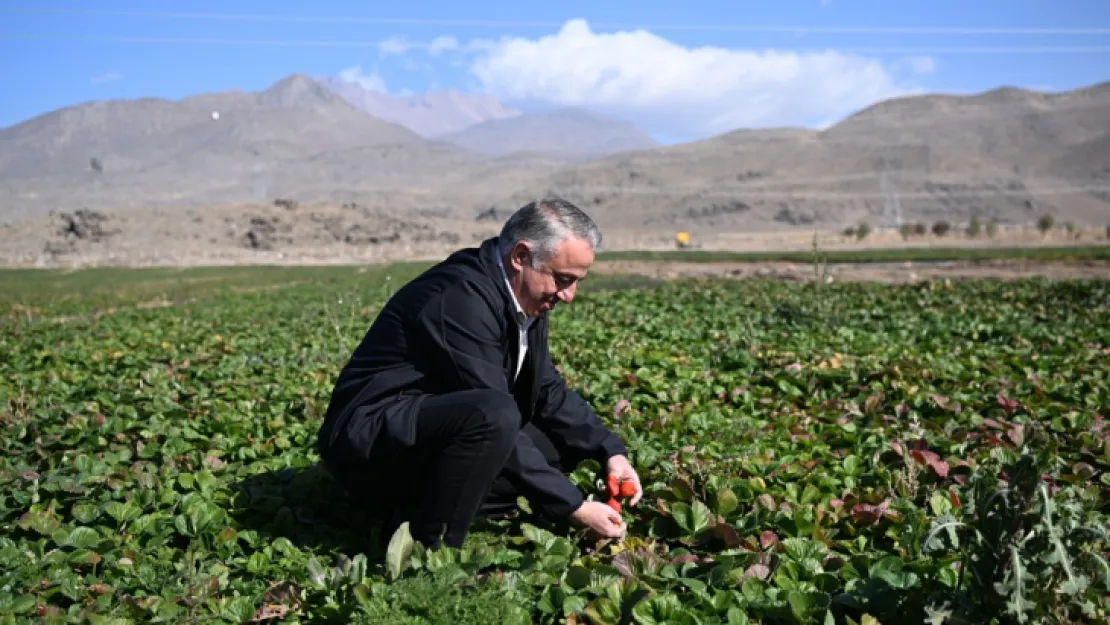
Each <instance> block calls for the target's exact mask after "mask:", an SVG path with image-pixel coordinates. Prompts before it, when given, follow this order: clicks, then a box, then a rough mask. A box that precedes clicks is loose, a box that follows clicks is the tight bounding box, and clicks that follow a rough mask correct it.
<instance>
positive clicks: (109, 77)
mask: <svg viewBox="0 0 1110 625" xmlns="http://www.w3.org/2000/svg"><path fill="white" fill-rule="evenodd" d="M117 80H123V75H122V74H119V73H117V72H108V73H107V74H99V75H97V76H93V77H92V78H90V79H89V82H91V83H92V84H94V85H99V84H101V83H105V82H115V81H117Z"/></svg>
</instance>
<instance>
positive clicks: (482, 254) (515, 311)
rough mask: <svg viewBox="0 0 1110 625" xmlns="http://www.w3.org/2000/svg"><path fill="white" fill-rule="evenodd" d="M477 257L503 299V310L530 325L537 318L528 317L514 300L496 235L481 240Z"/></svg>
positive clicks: (519, 321)
mask: <svg viewBox="0 0 1110 625" xmlns="http://www.w3.org/2000/svg"><path fill="white" fill-rule="evenodd" d="M478 258H480V260H481V263H482V266H483V269H484V270H485V272H486V275H487V276H488V278H490V279H491V280H492V281H493V283H494V285H495V286H496V289H497V292H498V293H501V296H502V299H503V300H504V301H505V312H506V313H508V315H509V316H511V317H513V319H515V320H517V322H518V323H519V324H521V325H522V326H524V327H529V326H532V325H533V324H534V323H535V322H536V321H537V319H528V317H527V316H526V315H525V314H524V310H523V309H522V308H521V304H519V302H517V301H516V295H515V294H513V290H512V289H511V288H509V285H508V276H507V274H506V273H505V266H504V264H503V263H502V260H501V252H499V250H498V246H497V238H496V236H492V238H490V239H486V240H485V241H483V242H482V246H481V248H480V249H478ZM541 316H542V315H541Z"/></svg>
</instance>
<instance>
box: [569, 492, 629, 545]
mask: <svg viewBox="0 0 1110 625" xmlns="http://www.w3.org/2000/svg"><path fill="white" fill-rule="evenodd" d="M570 517H571V519H572V520H573V521H574V522H575V523H576V524H577V525H578V526H580V527H585V528H586V529H588V530H590V531H591V532H593V533H594V534H596V535H598V536H601V537H602V538H620V537H621V536H623V535H624V531H625V529H627V528H626V527H625V524H624V519H622V518H621V515H620V513H618V512H617V511H616V510H613V509H612V508H610V507H609V506H608V505H606V504H604V503H601V502H600V501H584V502H582V505H581V506H579V507H578V509H577V510H575V511H574V513H573V514H571V515H570Z"/></svg>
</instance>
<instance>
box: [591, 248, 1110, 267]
mask: <svg viewBox="0 0 1110 625" xmlns="http://www.w3.org/2000/svg"><path fill="white" fill-rule="evenodd" d="M815 258H820V259H821V260H823V261H824V262H829V263H901V262H941V261H968V262H974V261H996V260H1025V261H1039V262H1045V261H1064V260H1071V261H1084V260H1110V245H1075V246H1061V247H1029V246H1026V247H901V248H889V249H864V250H818V251H817V252H816V253H815V252H813V251H793V252H791V251H768V252H722V251H710V250H673V251H665V252H651V251H614V252H601V253H599V254H598V260H649V261H650V260H669V261H676V262H705V263H720V262H774V261H781V262H791V263H808V262H813V261H814V259H815Z"/></svg>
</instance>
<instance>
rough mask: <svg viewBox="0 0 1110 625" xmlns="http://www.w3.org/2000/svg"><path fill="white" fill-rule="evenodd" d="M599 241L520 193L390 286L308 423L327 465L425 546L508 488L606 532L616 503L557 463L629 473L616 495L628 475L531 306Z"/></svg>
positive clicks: (565, 284)
mask: <svg viewBox="0 0 1110 625" xmlns="http://www.w3.org/2000/svg"><path fill="white" fill-rule="evenodd" d="M600 243H601V233H600V231H599V230H598V227H597V225H596V224H595V223H594V222H593V221H592V220H591V219H590V218H589V217H588V216H587V215H586V214H585V213H583V212H582V211H581V210H579V209H578V208H577V207H575V206H574V205H573V204H571V203H569V202H566V201H563V200H559V199H548V200H544V201H540V202H534V203H531V204H528V205H527V206H524V207H523V208H521V209H520V210H518V211H517V212H516V213H515V214H514V215H513V216H511V217H510V218H509V219H508V221H506V223H505V224H504V227H503V228H502V230H501V233H500V235H499V236H497V237H493V238H490V239H488V240H486V241H484V242H483V243H482V244H481V245H480V247H478V248H470V249H463V250H460V251H458V252H455V253H454V254H452V255H451V256H449V257H448V258H447V259H446V260H445V261H443V262H441V263H439V264H438V265H436V266H435V267H433V268H431V269H429V270H428V271H426V272H425V273H423V274H422V275H421V276H419V277H418V278H416V279H415V280H413V281H412V282H410V283H409V284H407V285H405V286H404V287H403V288H401V289H400V290H399V291H398V292H397V293H396V294H395V295H394V296H393V297H392V298H391V299H390V300H389V302H388V303H387V304H386V305H385V307H384V309H383V310H382V311H381V313H380V314H379V316H378V318H377V319H376V320H375V321H374V323H373V325H372V326H371V327H370V329H369V331H368V332H367V333H366V336H365V338H364V339H363V340H362V343H361V344H360V345H359V346H358V348H356V350H355V352H354V354H353V355H352V356H351V359H350V362H349V363H348V364H347V366H346V367H344V369H343V371H342V372H341V374H340V376H339V379H338V381H337V382H336V385H335V389H334V391H333V393H332V398H331V403H330V405H329V407H328V412H327V415H326V417H325V421H324V425H323V426H322V428H321V429H320V453H321V456H322V457H323V459H324V462H325V464H326V466H327V467H328V469H329V470H330V471H331V472H332V474H333V475H335V476H336V478H337V479H338V480H339V481H340V482H341V483H342V484H344V486H345V487H346V488H347V489H348V490H349V491H350V492H352V493H354V494H355V495H356V496H358V497H362V498H364V500H365V501H366V502H367V503H371V504H372V505H374V506H375V507H380V508H382V509H386V510H391V511H393V512H392V513H391V514H392V515H393V516H392V521H393V524H395V525H397V524H400V523H401V522H403V521H409V526H410V532H411V533H412V536H413V538H414V539H415V540H418V541H420V542H422V543H424V544H425V545H427V546H428V547H430V548H435V547H437V546H439V545H441V544H445V545H448V546H451V547H456V548H457V547H459V546H461V545H462V543H463V540H464V539H465V537H466V535H467V533H468V531H469V529H470V526H471V524H472V522H473V520H474V518H475V517H476V516H478V515H480V514H496V513H498V512H504V511H506V510H508V509H510V508H511V507H512V506H514V505H515V502H516V498H517V496H519V495H523V496H524V497H525V498H527V499H528V501H529V503H530V504H531V505H532V506H534V507H535V508H536V509H537V510H538V511H539V512H540V513H541V514H543V515H545V516H546V517H548V518H550V519H552V520H555V521H567V522H569V523H571V524H573V525H576V526H578V527H584V528H587V529H589V530H591V531H592V532H593V533H594V534H596V535H600V536H604V537H617V536H620V535H622V533H623V532H624V530H625V526H624V524H623V522H622V520H621V517H620V515H619V514H618V513H617V512H615V511H614V510H612V509H611V508H610V507H609V506H608V505H606V504H605V503H602V502H600V501H592V502H591V501H585V498H584V497H583V495H582V493H581V492H579V491H578V489H577V488H576V487H575V486H574V484H573V483H572V482H571V481H570V480H569V479H568V478H567V476H566V475H564V474H563V470H573V469H574V467H575V466H576V465H577V464H578V463H579V462H580V461H581V460H584V459H587V458H593V459H596V460H598V461H599V462H600V464H601V465H602V466H603V467H605V470H606V471H607V474H608V475H615V476H616V477H618V478H620V479H622V480H630V481H631V482H632V483H633V484H635V487H636V492H635V494H634V495H633V497H632V498H631V499H630V501H629V503H630V505H635V504H636V503H637V502H638V501H639V500H640V498H641V497H642V495H643V491H642V488H641V486H640V483H639V477H638V476H637V474H636V472H635V471H634V470H633V468H632V466H631V465H630V463H629V461H628V457H627V456H628V450H627V449H626V447H625V445H624V444H623V443H622V442H621V441H620V440H619V439H618V438H617V437H616V436H614V435H613V434H612V433H611V432H609V431H608V430H606V429H605V427H603V425H602V423H601V421H600V420H599V419H598V417H597V415H596V414H594V412H593V411H592V410H591V408H590V406H589V405H588V404H587V403H586V402H585V401H584V400H583V399H582V398H581V397H580V396H579V395H578V394H577V393H575V392H573V391H571V390H569V389H568V388H567V387H566V385H565V383H564V381H563V379H562V377H561V376H560V375H559V373H558V372H557V371H556V370H555V366H554V364H553V363H552V361H551V358H550V355H549V354H548V342H547V330H548V319H547V313H548V312H550V311H551V309H552V307H554V306H555V305H556V304H557V303H559V302H564V303H570V302H571V301H572V300H573V299H574V294H575V290H576V289H577V286H578V283H579V281H580V280H581V279H582V278H584V277H585V276H586V273H587V271H588V269H589V267H590V266H591V264H592V263H593V260H594V251H595V249H596V248H597V247H598V246H599V245H600Z"/></svg>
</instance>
